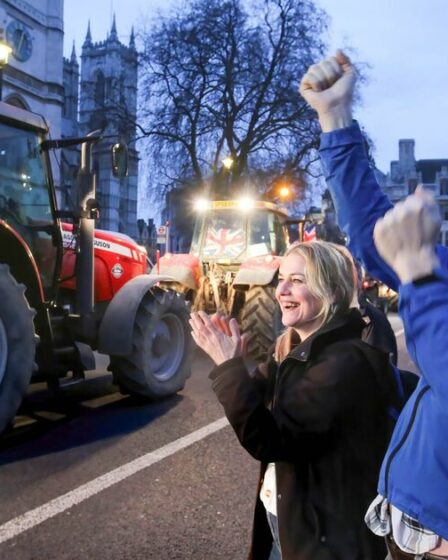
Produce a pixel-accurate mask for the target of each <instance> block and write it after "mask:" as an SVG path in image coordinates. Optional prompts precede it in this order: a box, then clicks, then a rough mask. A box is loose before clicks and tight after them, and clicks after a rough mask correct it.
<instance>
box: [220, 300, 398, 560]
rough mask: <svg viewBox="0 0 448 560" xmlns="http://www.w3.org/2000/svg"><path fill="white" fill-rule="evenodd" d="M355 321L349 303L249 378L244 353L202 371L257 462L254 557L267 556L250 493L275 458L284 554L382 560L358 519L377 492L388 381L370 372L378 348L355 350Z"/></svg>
mask: <svg viewBox="0 0 448 560" xmlns="http://www.w3.org/2000/svg"><path fill="white" fill-rule="evenodd" d="M364 326H365V324H364V323H363V321H362V319H361V315H360V313H359V311H357V310H355V309H352V310H350V311H349V312H348V313H347V314H345V315H344V316H343V317H339V318H336V319H333V320H332V321H331V322H330V323H329V324H328V325H326V326H325V327H323V328H321V329H320V330H319V331H317V332H316V333H314V334H313V335H312V336H310V337H309V338H308V339H306V340H305V341H304V342H302V343H300V344H299V345H298V346H296V347H295V348H294V349H293V350H292V351H291V352H290V354H288V356H287V357H286V358H285V359H284V360H283V361H282V363H281V364H280V365H279V366H278V367H277V364H275V362H274V361H273V360H271V361H270V362H269V363H268V364H267V367H266V368H259V370H258V373H257V375H256V376H255V377H251V376H249V374H248V372H247V369H246V367H245V365H244V362H243V360H242V359H241V358H234V359H232V360H229V361H227V362H225V363H224V364H222V365H221V366H219V367H216V368H215V369H214V370H213V371H212V373H211V374H210V377H211V379H212V380H213V389H214V391H215V393H216V395H217V397H218V399H219V401H220V402H221V404H222V405H223V407H224V410H225V413H226V415H227V418H228V419H229V421H230V424H231V425H232V427H233V429H234V431H235V433H236V435H237V436H238V439H239V441H240V443H241V445H242V446H243V447H244V448H245V449H246V450H247V451H248V452H249V453H250V454H251V455H252V456H253V457H254V458H255V459H257V460H259V461H260V462H261V476H260V482H259V487H258V490H257V504H256V508H255V520H254V528H253V542H252V548H251V553H250V555H249V558H251V559H253V560H265V559H266V560H267V559H268V558H269V553H270V549H271V546H272V539H271V534H270V531H269V527H268V525H267V522H266V513H265V509H264V506H263V504H262V502H261V500H260V499H259V497H258V493H259V490H260V488H261V484H262V477H263V475H264V471H265V469H266V466H267V464H268V463H270V462H275V464H276V477H277V514H278V522H279V533H280V543H281V548H282V557H283V560H336V559H338V560H384V558H385V555H386V553H385V549H384V546H383V542H382V540H381V539H379V538H378V537H375V536H374V535H373V534H372V533H370V531H369V530H368V529H367V528H366V526H365V524H364V521H363V518H364V514H365V512H366V510H367V508H368V506H369V504H370V502H371V500H373V499H374V497H375V496H376V485H377V480H378V473H379V468H380V464H381V460H382V458H383V456H384V452H385V450H386V446H387V443H388V438H389V433H390V430H389V428H390V426H389V424H390V421H389V419H388V415H387V404H388V392H389V391H390V390H391V391H392V390H393V387H392V386H389V380H388V379H387V378H386V376H385V377H384V379H378V377H381V376H379V375H378V373H375V371H376V372H378V371H382V368H383V367H384V371H385V372H386V371H387V360H388V356H387V354H385V353H383V352H381V351H379V350H375V349H373V348H371V347H369V346H368V345H365V350H362V349H361V348H360V345H363V344H364V343H362V342H360V336H361V331H362V329H363V327H364ZM366 355H369V360H368V359H367V358H366ZM371 362H372V363H373V362H375V364H374V366H375V367H372V365H371ZM262 370H263V371H265V372H266V371H267V375H266V376H264V375H261V373H260V371H262ZM268 402H269V403H270V404H269V405H268V406H267V403H268Z"/></svg>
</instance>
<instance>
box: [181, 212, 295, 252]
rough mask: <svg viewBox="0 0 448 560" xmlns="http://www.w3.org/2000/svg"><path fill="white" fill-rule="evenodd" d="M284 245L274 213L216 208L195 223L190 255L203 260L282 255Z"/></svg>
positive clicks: (280, 227) (277, 219) (279, 224)
mask: <svg viewBox="0 0 448 560" xmlns="http://www.w3.org/2000/svg"><path fill="white" fill-rule="evenodd" d="M201 243H202V248H201ZM285 246H286V241H285V235H284V231H283V228H282V225H281V223H280V221H279V218H278V216H277V214H276V213H275V212H270V211H266V210H253V211H251V212H241V211H239V210H235V209H215V210H211V211H210V212H208V213H207V214H206V215H205V216H204V217H203V218H202V219H200V220H198V221H197V222H196V227H195V231H194V234H193V240H192V245H191V252H192V253H193V254H195V255H198V256H200V257H201V258H203V259H217V260H219V259H225V260H232V261H233V260H240V259H242V258H250V257H258V256H262V255H269V254H282V253H283V252H284V249H285Z"/></svg>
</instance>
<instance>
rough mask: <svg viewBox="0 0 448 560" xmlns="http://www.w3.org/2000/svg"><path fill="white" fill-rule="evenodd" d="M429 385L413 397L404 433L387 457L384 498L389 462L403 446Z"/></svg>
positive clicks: (386, 490)
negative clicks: (409, 416) (412, 405)
mask: <svg viewBox="0 0 448 560" xmlns="http://www.w3.org/2000/svg"><path fill="white" fill-rule="evenodd" d="M429 389H430V387H429V385H427V386H426V387H423V389H422V390H421V391H420V393H419V394H418V395H417V398H416V399H415V403H414V407H413V409H412V414H411V418H410V420H409V423H408V426H407V428H406V431H405V433H404V434H403V437H402V438H401V440H400V441H399V442H398V444H397V446H396V447H395V449H394V450H393V451H392V452H391V453H390V455H389V458H388V460H387V464H386V469H385V471H384V479H385V482H384V491H385V494H386V498H387V497H388V489H389V472H390V468H391V464H392V461H393V459H394V458H395V456H396V455H397V453H398V452H399V451H400V449H401V448H402V447H403V445H404V443H405V441H406V440H407V438H408V436H409V433H410V431H411V429H412V426H413V424H414V421H415V417H416V416H417V408H418V406H419V404H420V401H421V400H422V397H423V396H424V395H425V393H427V392H428V391H429Z"/></svg>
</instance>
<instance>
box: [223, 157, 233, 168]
mask: <svg viewBox="0 0 448 560" xmlns="http://www.w3.org/2000/svg"><path fill="white" fill-rule="evenodd" d="M222 164H223V165H224V167H225V168H226V169H231V168H232V165H233V158H231V157H230V156H227V157H225V158H224V159H223V160H222Z"/></svg>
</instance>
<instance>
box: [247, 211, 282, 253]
mask: <svg viewBox="0 0 448 560" xmlns="http://www.w3.org/2000/svg"><path fill="white" fill-rule="evenodd" d="M286 246H287V238H286V233H285V229H284V227H283V225H282V223H281V220H280V218H279V216H278V214H277V213H276V212H270V211H266V210H255V211H254V212H252V213H251V214H250V217H249V243H248V247H247V256H248V257H258V256H262V255H272V254H274V255H283V253H284V252H285V250H286Z"/></svg>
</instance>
